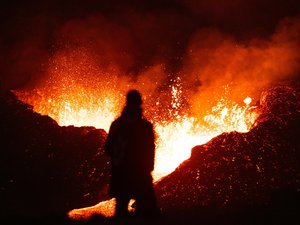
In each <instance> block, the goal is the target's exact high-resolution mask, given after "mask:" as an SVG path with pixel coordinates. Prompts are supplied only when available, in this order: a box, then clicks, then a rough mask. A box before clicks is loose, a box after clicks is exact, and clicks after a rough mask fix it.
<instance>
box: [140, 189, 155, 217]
mask: <svg viewBox="0 0 300 225" xmlns="http://www.w3.org/2000/svg"><path fill="white" fill-rule="evenodd" d="M136 214H137V215H139V216H142V217H155V216H158V215H159V214H160V212H159V208H158V207H157V201H156V196H155V191H154V188H153V186H152V185H149V186H148V187H147V188H145V189H144V190H143V191H142V192H141V194H140V195H139V196H137V198H136Z"/></svg>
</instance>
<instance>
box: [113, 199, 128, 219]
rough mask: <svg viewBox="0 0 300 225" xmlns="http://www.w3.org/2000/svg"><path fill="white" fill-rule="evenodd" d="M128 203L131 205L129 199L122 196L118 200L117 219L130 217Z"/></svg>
mask: <svg viewBox="0 0 300 225" xmlns="http://www.w3.org/2000/svg"><path fill="white" fill-rule="evenodd" d="M128 203H129V198H127V197H124V196H120V197H117V198H116V209H115V217H126V216H128Z"/></svg>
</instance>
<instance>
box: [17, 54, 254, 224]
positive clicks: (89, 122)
mask: <svg viewBox="0 0 300 225" xmlns="http://www.w3.org/2000/svg"><path fill="white" fill-rule="evenodd" d="M48 76H49V77H48V78H47V79H46V80H45V81H44V82H41V84H40V86H38V87H36V88H34V89H32V90H25V91H16V94H17V96H18V97H19V98H20V99H21V100H23V101H24V102H26V103H28V104H31V105H32V106H33V107H34V110H35V111H36V112H39V113H41V114H43V115H49V116H50V117H52V118H53V119H55V120H56V121H57V122H58V124H59V125H61V126H67V125H75V126H94V127H97V128H103V129H105V130H106V131H108V129H109V126H110V124H111V122H112V121H113V120H114V119H115V118H116V117H117V116H118V115H119V113H120V111H121V109H122V106H123V105H124V93H126V92H127V91H128V90H129V89H132V88H137V89H139V90H140V91H141V92H142V95H143V97H144V100H145V101H144V102H145V106H144V107H145V115H146V117H147V118H148V119H149V120H150V121H152V122H153V124H154V127H155V132H156V134H157V141H156V157H155V168H154V171H153V177H154V181H155V182H157V181H158V180H159V179H160V178H162V177H164V176H166V175H168V174H169V173H171V172H172V171H174V169H176V167H178V166H179V165H180V164H181V163H182V162H183V161H184V160H186V159H188V158H189V157H190V154H191V149H192V147H194V146H196V145H200V144H204V143H206V142H208V141H209V140H211V139H212V138H213V137H216V136H217V135H219V134H221V133H222V132H230V131H238V132H247V131H249V129H250V127H251V125H252V124H253V123H254V120H255V118H256V117H257V114H256V113H255V112H254V111H253V108H255V107H254V106H251V102H252V99H251V98H250V97H248V96H247V95H245V96H244V101H243V102H241V103H239V104H238V103H236V102H235V99H230V98H229V97H227V95H226V94H225V93H226V92H227V91H228V86H226V88H224V90H222V91H223V92H224V95H222V93H218V94H219V95H218V96H215V98H217V99H213V100H214V102H216V104H215V105H214V106H213V107H211V104H205V101H203V102H204V104H203V103H201V105H200V106H199V107H200V108H201V109H202V111H203V112H205V113H203V112H201V113H200V114H199V113H198V114H196V113H194V114H193V111H195V108H194V109H191V104H184V103H183V102H188V101H184V100H185V97H186V96H184V93H185V92H183V90H182V89H183V88H182V86H183V85H182V80H181V78H180V77H177V78H175V79H174V80H171V82H170V84H169V85H167V86H166V87H165V88H164V89H163V90H162V91H160V92H159V93H157V89H158V87H159V85H160V84H162V83H167V81H165V80H164V78H165V77H166V76H165V74H164V72H163V70H162V67H161V66H160V65H158V66H153V67H152V68H150V69H149V70H148V71H146V72H145V73H144V74H140V75H139V76H138V79H137V80H135V81H132V80H130V79H129V78H128V77H127V78H126V76H122V75H120V73H119V72H118V70H117V69H115V68H112V69H111V71H109V72H107V71H106V72H104V71H103V70H101V68H98V66H97V63H96V62H95V63H94V61H93V57H92V56H90V55H89V53H88V52H87V51H84V50H82V49H81V50H78V51H75V52H74V51H70V52H64V53H59V54H57V55H56V56H55V57H54V58H53V61H52V62H51V64H50V65H49V70H48ZM149 77H151V79H149ZM219 96H222V97H221V98H219ZM211 97H213V96H211ZM199 104H200V103H197V102H193V104H192V105H199ZM113 208H114V200H113V199H112V200H109V201H105V202H100V203H99V204H97V205H95V206H91V207H87V208H82V209H75V210H72V211H71V212H70V213H69V216H70V217H71V218H74V219H76V218H88V217H89V216H91V215H92V214H94V213H100V214H102V215H104V216H111V215H112V213H113Z"/></svg>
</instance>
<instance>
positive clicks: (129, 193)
mask: <svg viewBox="0 0 300 225" xmlns="http://www.w3.org/2000/svg"><path fill="white" fill-rule="evenodd" d="M105 148H106V153H107V154H108V155H109V156H110V157H111V173H112V174H111V175H112V176H111V183H110V191H109V194H110V196H111V197H120V196H126V197H129V198H134V197H136V196H138V195H142V193H143V192H144V191H145V190H147V189H151V188H152V185H153V184H152V176H151V172H152V171H153V169H154V154H155V140H154V131H153V126H152V124H151V123H150V122H149V121H147V120H145V119H142V118H141V117H127V116H124V115H122V116H121V117H119V118H118V119H116V120H115V121H114V122H113V123H112V124H111V127H110V130H109V133H108V137H107V140H106V143H105Z"/></svg>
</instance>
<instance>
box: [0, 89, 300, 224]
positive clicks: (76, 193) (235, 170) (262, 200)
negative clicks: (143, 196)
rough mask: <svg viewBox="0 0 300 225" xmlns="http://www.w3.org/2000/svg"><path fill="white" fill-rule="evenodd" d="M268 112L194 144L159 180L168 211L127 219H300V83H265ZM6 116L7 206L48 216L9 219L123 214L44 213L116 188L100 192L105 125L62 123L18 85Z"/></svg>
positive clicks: (104, 179) (263, 106)
mask: <svg viewBox="0 0 300 225" xmlns="http://www.w3.org/2000/svg"><path fill="white" fill-rule="evenodd" d="M3 99H5V100H3ZM3 102H4V103H3ZM3 105H4V106H5V107H2V106H3ZM260 112H261V114H260V117H259V118H258V119H257V121H256V126H255V127H253V128H252V129H251V130H250V132H248V133H238V132H231V133H223V134H221V135H219V136H218V137H215V138H214V139H212V140H211V141H210V142H208V143H207V144H204V145H201V146H196V147H194V148H193V151H192V154H191V157H190V158H189V159H188V160H186V161H185V162H183V163H182V164H181V165H180V166H179V167H178V168H177V169H176V170H175V171H174V172H173V173H171V174H169V175H168V176H167V177H165V178H163V179H162V180H161V181H159V182H158V183H157V184H156V186H155V189H156V194H157V198H158V201H159V206H160V207H161V210H162V213H163V215H162V216H161V217H159V218H155V219H154V220H153V221H150V220H149V221H142V220H140V219H139V218H129V219H127V220H125V221H122V224H130V225H132V224H164V225H168V224H176V225H181V224H182V225H183V224H204V225H206V224H228V225H229V224H234V225H235V224H236V225H237V224H239V225H240V224H249V225H250V224H276V225H277V224H299V221H300V216H299V215H300V210H299V209H300V207H299V204H300V194H299V190H300V164H299V161H300V151H299V147H300V138H299V133H300V130H299V129H300V126H299V125H300V97H299V85H297V84H295V85H294V87H291V86H276V87H274V88H271V89H270V90H268V91H267V92H265V93H263V94H262V97H261V102H260ZM2 124H5V127H1V136H2V137H5V138H4V139H3V141H4V143H5V146H6V147H4V148H1V153H2V156H3V157H1V210H2V211H1V214H3V213H6V212H16V214H18V213H20V212H27V211H29V210H28V209H31V210H30V212H31V213H34V210H37V211H36V214H35V215H38V216H40V217H39V218H37V219H33V218H32V217H30V214H25V217H21V216H19V217H13V216H10V217H6V222H8V223H7V224H20V223H25V222H24V221H29V222H31V224H32V223H36V224H51V225H52V224H72V225H73V224H76V225H77V224H80V225H85V224H86V225H93V224H120V223H119V221H115V220H114V219H112V218H103V217H101V215H94V216H93V217H92V218H91V219H89V220H78V221H76V220H69V219H67V218H65V217H63V216H61V217H60V216H57V217H56V216H50V217H45V216H43V213H44V212H53V211H55V209H56V207H58V208H59V209H60V210H59V211H64V209H68V208H77V207H78V206H80V205H84V204H85V203H87V204H88V203H92V202H93V201H94V200H97V199H98V200H102V199H105V198H107V196H106V193H105V191H104V192H103V194H102V196H99V193H98V192H99V191H101V189H102V188H104V187H105V186H106V185H107V184H108V182H109V179H108V178H109V175H108V173H109V168H108V167H107V162H108V160H107V158H106V157H105V155H103V150H102V148H101V147H102V144H103V142H104V139H105V136H106V134H105V132H104V131H102V130H96V129H94V128H75V127H59V126H58V125H57V124H56V123H55V122H54V121H53V120H51V119H50V118H49V117H44V116H41V115H39V114H36V113H34V112H33V111H32V110H31V109H28V106H27V105H24V104H23V103H21V102H19V101H17V100H16V99H15V98H14V97H12V96H11V94H10V96H6V97H4V98H3V97H2V98H1V126H2ZM23 135H25V136H23ZM50 143H51V144H50ZM3 146H4V145H3ZM7 146H10V147H7ZM82 146H89V147H82ZM94 147H95V148H94ZM26 149H28V150H26ZM87 149H89V150H87ZM96 149H98V150H96ZM27 152H29V153H30V154H29V153H27ZM49 155H50V156H49ZM51 155H53V156H51ZM94 170H95V171H94ZM51 177H53V178H54V179H55V180H54V181H53V182H52V180H51V179H52V178H51ZM16 178H18V179H16ZM15 181H16V182H15ZM5 185H6V186H5ZM85 193H90V195H88V196H87V197H89V198H87V199H86V198H85V197H84V196H85ZM50 194H51V195H50ZM97 195H98V196H97ZM3 198H4V199H5V201H4V203H2V199H3ZM20 199H21V200H20ZM32 199H33V200H34V201H33V200H32ZM14 204H15V205H14ZM39 204H40V205H39ZM41 205H42V206H43V207H44V208H43V207H41ZM55 206H56V207H55ZM28 207H29V208H28ZM50 215H51V214H50ZM55 215H57V214H55Z"/></svg>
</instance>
